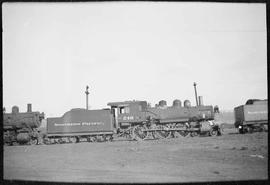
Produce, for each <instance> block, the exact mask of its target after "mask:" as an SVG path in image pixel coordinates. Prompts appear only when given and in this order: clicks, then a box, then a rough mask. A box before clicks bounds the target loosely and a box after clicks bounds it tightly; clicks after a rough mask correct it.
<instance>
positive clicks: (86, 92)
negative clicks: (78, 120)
mask: <svg viewBox="0 0 270 185" xmlns="http://www.w3.org/2000/svg"><path fill="white" fill-rule="evenodd" d="M88 89H89V87H88V85H87V86H86V91H85V94H86V110H88V94H89V92H88Z"/></svg>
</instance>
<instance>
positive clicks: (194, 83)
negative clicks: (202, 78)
mask: <svg viewBox="0 0 270 185" xmlns="http://www.w3.org/2000/svg"><path fill="white" fill-rule="evenodd" d="M193 85H194V90H195V99H196V105H197V106H198V98H197V89H196V85H197V84H196V83H195V82H194V84H193Z"/></svg>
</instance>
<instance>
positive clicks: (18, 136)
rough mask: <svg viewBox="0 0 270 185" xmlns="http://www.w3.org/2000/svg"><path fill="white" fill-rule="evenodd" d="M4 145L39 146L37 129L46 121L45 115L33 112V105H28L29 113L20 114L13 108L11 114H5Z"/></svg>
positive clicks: (16, 108) (17, 108)
mask: <svg viewBox="0 0 270 185" xmlns="http://www.w3.org/2000/svg"><path fill="white" fill-rule="evenodd" d="M3 117H4V120H3V121H4V125H3V129H4V144H9V145H13V143H19V144H37V143H38V142H39V141H38V139H39V135H38V131H37V128H38V127H39V126H40V124H41V120H42V119H44V113H40V112H37V111H36V112H32V105H31V104H28V105H27V112H19V107H17V106H13V107H12V112H11V113H4V114H3Z"/></svg>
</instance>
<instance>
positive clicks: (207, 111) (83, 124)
mask: <svg viewBox="0 0 270 185" xmlns="http://www.w3.org/2000/svg"><path fill="white" fill-rule="evenodd" d="M108 106H110V108H109V109H100V110H87V109H71V110H70V111H68V112H66V113H65V114H64V115H63V116H62V117H54V118H47V136H46V137H45V138H44V143H45V144H54V143H76V142H80V141H88V142H94V141H111V140H113V138H114V137H127V138H129V139H131V140H145V139H151V138H152V139H160V138H168V137H178V136H187V135H188V134H190V136H197V135H199V134H206V135H210V136H212V135H220V134H221V133H220V128H219V126H218V125H216V124H214V121H213V120H214V112H213V107H212V106H204V105H202V104H199V105H198V106H191V104H190V101H188V100H186V101H185V102H184V106H181V101H180V100H174V101H173V105H172V106H167V103H166V101H164V100H162V101H160V102H159V104H158V105H157V106H156V107H151V106H149V104H147V102H146V101H124V102H110V103H108Z"/></svg>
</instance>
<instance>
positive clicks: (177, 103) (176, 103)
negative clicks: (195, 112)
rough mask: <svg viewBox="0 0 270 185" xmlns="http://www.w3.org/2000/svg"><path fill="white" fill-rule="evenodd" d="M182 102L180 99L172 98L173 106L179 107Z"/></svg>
mask: <svg viewBox="0 0 270 185" xmlns="http://www.w3.org/2000/svg"><path fill="white" fill-rule="evenodd" d="M181 106H182V102H181V101H180V100H177V99H176V100H173V107H181Z"/></svg>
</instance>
